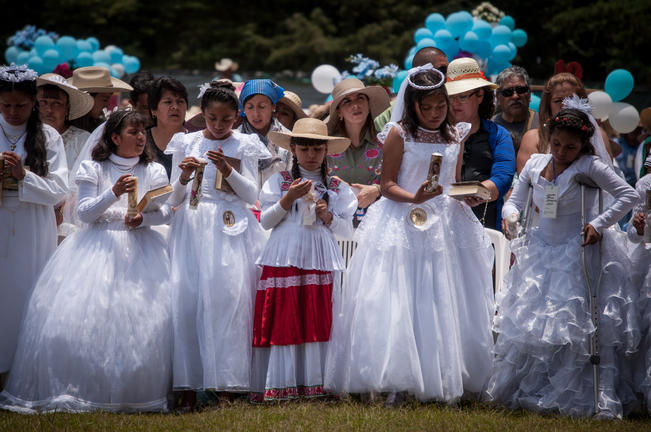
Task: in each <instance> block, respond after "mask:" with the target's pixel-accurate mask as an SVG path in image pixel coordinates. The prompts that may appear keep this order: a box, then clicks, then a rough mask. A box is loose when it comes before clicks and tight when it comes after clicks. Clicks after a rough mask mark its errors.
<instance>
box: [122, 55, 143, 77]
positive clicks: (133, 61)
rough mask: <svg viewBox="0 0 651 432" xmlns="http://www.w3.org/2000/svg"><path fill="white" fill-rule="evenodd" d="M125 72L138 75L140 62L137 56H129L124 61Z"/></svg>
mask: <svg viewBox="0 0 651 432" xmlns="http://www.w3.org/2000/svg"><path fill="white" fill-rule="evenodd" d="M123 64H124V71H125V72H126V73H128V74H132V73H136V72H138V70H139V69H140V60H138V57H135V56H128V57H127V58H126V59H124V60H123Z"/></svg>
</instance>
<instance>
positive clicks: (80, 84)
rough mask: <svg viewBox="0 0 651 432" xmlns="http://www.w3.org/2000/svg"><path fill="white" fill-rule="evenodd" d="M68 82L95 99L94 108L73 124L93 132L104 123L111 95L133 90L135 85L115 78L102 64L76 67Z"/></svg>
mask: <svg viewBox="0 0 651 432" xmlns="http://www.w3.org/2000/svg"><path fill="white" fill-rule="evenodd" d="M68 83H69V84H72V85H73V86H75V87H77V88H78V89H79V90H84V91H87V92H88V93H90V95H91V96H92V97H93V98H94V99H95V103H94V105H93V108H92V109H91V110H90V112H89V113H88V114H86V115H85V116H83V117H81V118H79V119H77V120H75V121H74V122H73V125H75V126H77V127H78V128H81V129H84V130H87V131H88V132H92V131H94V130H95V128H97V126H99V125H100V124H102V122H103V121H104V119H103V110H104V108H108V107H109V101H110V99H111V96H112V95H113V94H115V93H121V92H127V91H132V90H133V87H131V86H130V85H129V84H127V83H125V82H124V81H121V80H119V79H117V78H113V77H112V76H111V73H110V72H109V70H108V69H106V68H103V67H100V66H87V67H81V68H78V69H75V70H74V71H73V72H72V78H68Z"/></svg>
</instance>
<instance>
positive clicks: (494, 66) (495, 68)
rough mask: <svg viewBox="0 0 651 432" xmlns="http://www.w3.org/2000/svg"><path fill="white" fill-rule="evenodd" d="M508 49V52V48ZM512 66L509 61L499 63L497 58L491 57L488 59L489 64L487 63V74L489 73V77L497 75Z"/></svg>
mask: <svg viewBox="0 0 651 432" xmlns="http://www.w3.org/2000/svg"><path fill="white" fill-rule="evenodd" d="M506 49H507V50H508V47H507V48H506ZM510 66H511V63H509V62H508V61H506V62H499V61H496V60H495V57H491V58H489V59H488V62H487V63H486V72H487V73H488V75H497V74H499V73H500V72H502V71H503V70H504V69H506V68H507V67H510Z"/></svg>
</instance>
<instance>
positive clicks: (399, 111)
mask: <svg viewBox="0 0 651 432" xmlns="http://www.w3.org/2000/svg"><path fill="white" fill-rule="evenodd" d="M428 70H433V71H435V72H436V73H437V74H438V75H440V76H441V82H440V84H438V85H435V86H426V87H423V86H419V85H416V84H414V83H413V82H411V77H412V75H415V74H417V73H420V72H425V71H428ZM444 84H445V75H443V73H442V72H441V71H439V70H438V69H435V68H434V66H432V64H431V63H427V64H425V65H423V66H418V67H415V68H411V69H409V71H408V72H407V77H406V78H405V79H404V80H403V81H402V84H400V91H399V92H398V96H397V97H396V103H395V104H394V105H393V111H392V112H391V121H392V122H394V123H397V122H399V121H400V120H402V115H403V113H404V111H405V91H406V90H407V86H408V85H410V86H412V87H415V88H417V89H419V90H433V89H435V88H439V87H441V86H442V85H444Z"/></svg>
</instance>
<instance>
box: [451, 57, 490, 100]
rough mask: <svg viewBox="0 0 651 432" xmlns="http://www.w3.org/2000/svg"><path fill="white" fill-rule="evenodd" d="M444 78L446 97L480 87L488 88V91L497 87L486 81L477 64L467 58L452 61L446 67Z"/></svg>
mask: <svg viewBox="0 0 651 432" xmlns="http://www.w3.org/2000/svg"><path fill="white" fill-rule="evenodd" d="M446 77H447V80H446V83H445V89H446V90H447V91H448V96H452V95H455V94H459V93H463V92H467V91H468V90H474V89H478V88H481V87H488V88H489V89H490V90H495V89H496V88H497V87H498V85H497V84H493V83H492V82H490V81H488V80H487V79H486V77H485V76H484V73H483V72H482V71H481V69H479V65H478V64H477V62H476V61H475V60H474V59H471V58H469V57H464V58H458V59H455V60H452V62H450V64H449V65H448V72H447V74H446Z"/></svg>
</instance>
